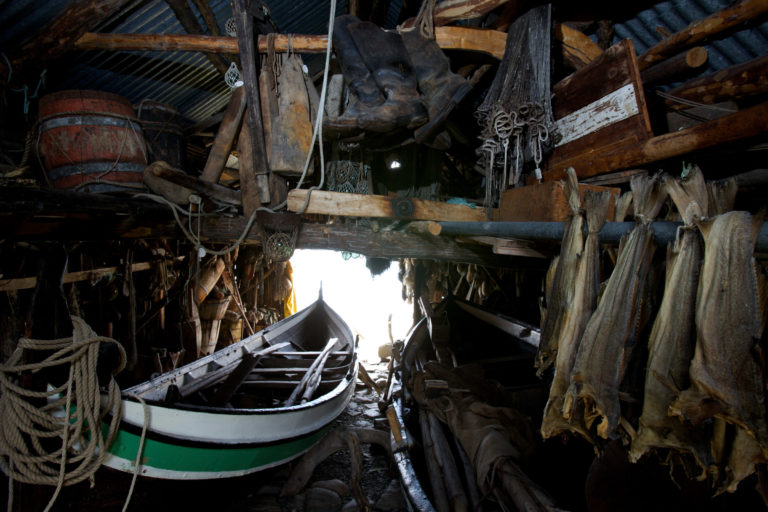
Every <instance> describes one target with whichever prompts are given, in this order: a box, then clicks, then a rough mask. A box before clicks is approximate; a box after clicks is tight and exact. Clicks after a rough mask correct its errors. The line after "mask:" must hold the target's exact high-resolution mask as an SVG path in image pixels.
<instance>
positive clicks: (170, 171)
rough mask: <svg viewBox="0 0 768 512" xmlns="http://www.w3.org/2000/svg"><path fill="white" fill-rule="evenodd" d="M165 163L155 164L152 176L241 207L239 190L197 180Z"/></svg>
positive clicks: (151, 167) (151, 168) (152, 167)
mask: <svg viewBox="0 0 768 512" xmlns="http://www.w3.org/2000/svg"><path fill="white" fill-rule="evenodd" d="M163 164H164V162H154V163H153V164H152V165H151V166H150V167H148V168H147V169H150V170H151V172H152V174H154V175H155V176H157V177H159V178H163V179H165V180H168V181H171V182H173V183H176V184H177V185H181V186H182V187H186V188H189V189H192V190H195V191H196V192H198V193H199V194H200V195H202V196H204V197H212V198H214V199H217V200H219V201H222V202H225V203H227V204H232V205H240V204H241V203H242V193H241V192H240V191H239V190H234V189H231V188H229V187H225V186H223V185H219V184H217V183H212V182H208V181H204V180H202V179H200V178H196V177H194V176H191V175H189V174H186V173H184V172H182V171H180V170H178V169H174V168H172V167H167V166H165V165H163Z"/></svg>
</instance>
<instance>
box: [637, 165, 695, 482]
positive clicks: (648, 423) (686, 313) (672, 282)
mask: <svg viewBox="0 0 768 512" xmlns="http://www.w3.org/2000/svg"><path fill="white" fill-rule="evenodd" d="M663 184H664V188H665V189H666V191H667V193H668V194H669V195H670V196H671V198H672V200H673V201H674V203H675V205H676V206H677V209H678V211H679V213H680V216H681V217H682V219H683V222H684V224H685V227H683V228H682V229H681V231H679V232H678V237H677V239H676V240H675V242H674V243H672V244H670V245H669V247H668V248H667V274H666V282H665V287H664V297H663V299H662V301H661V306H660V307H659V311H658V313H657V315H656V319H655V321H654V323H653V328H652V329H651V334H650V338H649V340H648V350H649V354H648V365H647V373H646V378H645V392H644V398H643V412H642V415H641V416H640V428H639V430H638V434H637V437H635V438H634V439H632V449H631V450H630V454H629V457H630V460H631V461H632V462H637V461H638V460H639V459H640V458H641V457H642V456H643V455H644V454H645V453H646V452H648V451H649V450H652V449H658V448H670V449H674V450H677V451H683V452H690V453H691V454H692V455H693V457H694V458H695V460H696V462H697V464H698V465H699V467H700V468H701V469H702V471H705V470H706V468H707V466H708V464H709V460H708V459H709V451H708V448H709V447H708V441H709V440H708V436H707V434H706V433H705V432H701V431H700V430H693V429H691V428H689V427H688V426H687V425H685V424H684V423H683V422H682V421H680V419H679V418H676V417H672V416H669V414H668V409H669V405H670V404H671V403H672V402H673V401H674V400H675V399H676V398H677V394H678V393H679V391H680V390H682V389H685V388H687V387H688V385H689V377H688V367H689V366H690V363H691V359H693V352H694V348H695V345H696V336H695V330H694V315H695V310H696V290H697V288H698V283H699V270H700V267H701V257H702V247H701V242H700V240H699V233H698V228H696V225H695V222H694V221H695V219H697V218H699V217H702V216H703V215H704V214H705V213H706V212H707V187H706V182H705V181H704V176H703V175H702V173H701V170H699V169H698V168H693V169H692V171H691V172H689V173H688V174H687V176H686V177H685V178H683V179H675V178H666V179H665V180H664V182H663Z"/></svg>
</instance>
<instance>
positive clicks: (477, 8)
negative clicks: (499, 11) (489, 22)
mask: <svg viewBox="0 0 768 512" xmlns="http://www.w3.org/2000/svg"><path fill="white" fill-rule="evenodd" d="M507 2H509V0H443V1H442V2H440V3H439V4H438V5H436V6H435V12H434V23H435V27H439V26H442V25H447V24H448V23H452V22H454V21H459V20H472V19H476V18H482V17H483V16H485V15H486V14H488V13H489V12H491V11H492V10H494V9H496V8H497V7H500V6H502V5H504V4H506V3H507ZM415 22H416V18H409V19H407V20H405V21H404V22H403V23H402V26H403V27H404V28H410V27H413V24H414V23H415Z"/></svg>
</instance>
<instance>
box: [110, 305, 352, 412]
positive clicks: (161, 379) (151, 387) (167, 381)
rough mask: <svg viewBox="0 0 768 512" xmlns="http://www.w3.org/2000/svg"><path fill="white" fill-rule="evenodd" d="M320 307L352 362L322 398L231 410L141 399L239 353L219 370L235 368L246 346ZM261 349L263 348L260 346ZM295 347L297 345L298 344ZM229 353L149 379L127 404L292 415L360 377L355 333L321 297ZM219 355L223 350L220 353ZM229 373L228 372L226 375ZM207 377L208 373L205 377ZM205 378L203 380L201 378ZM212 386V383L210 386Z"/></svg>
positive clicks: (129, 392) (131, 391)
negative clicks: (333, 326) (284, 405)
mask: <svg viewBox="0 0 768 512" xmlns="http://www.w3.org/2000/svg"><path fill="white" fill-rule="evenodd" d="M318 308H323V312H324V314H325V315H326V316H327V317H328V319H329V320H332V321H333V322H334V323H335V324H337V325H336V327H337V329H339V330H341V331H342V332H341V333H340V334H342V335H344V336H343V339H340V341H342V342H343V346H344V352H346V355H345V356H344V358H345V359H346V358H347V357H350V358H351V360H350V361H349V367H348V369H347V371H346V372H344V376H343V378H342V379H341V380H340V382H339V383H338V384H337V385H336V386H335V387H334V388H332V389H331V390H329V391H327V392H326V393H323V394H322V395H320V396H319V397H317V398H315V399H314V400H311V401H309V402H305V403H303V404H296V405H292V406H289V407H279V406H278V407H259V408H231V407H212V406H207V405H194V404H183V403H165V402H163V401H162V400H160V399H154V398H145V397H143V396H141V395H142V394H145V393H150V392H152V391H155V390H158V389H163V388H168V387H170V386H171V385H174V384H173V381H174V380H176V379H178V378H182V379H183V378H184V376H185V375H187V374H190V373H191V372H193V371H195V370H199V369H200V368H203V367H205V366H207V365H209V364H210V363H215V362H216V361H217V359H222V358H223V357H224V356H225V355H231V354H232V353H233V352H237V351H238V350H239V351H240V355H239V357H237V358H233V361H231V362H229V363H227V364H226V365H221V366H220V368H218V369H217V370H220V369H221V368H225V367H227V366H231V367H232V369H234V368H235V367H236V366H237V364H238V363H239V361H240V360H242V357H243V351H249V352H251V350H249V349H248V348H247V347H248V345H250V344H253V343H254V342H255V341H256V340H258V339H259V338H264V339H265V341H266V338H267V335H268V334H270V333H273V332H274V331H285V330H287V329H289V328H291V327H293V326H295V325H298V324H300V323H301V321H302V320H304V319H306V318H307V317H308V316H310V314H312V313H313V312H314V311H315V310H317V309H318ZM277 334H278V335H280V334H282V333H281V332H278V333H277ZM273 338H275V339H274V340H272V341H273V342H279V339H277V338H278V337H277V336H273ZM260 346H261V345H260ZM294 346H298V345H295V344H294ZM222 350H226V351H227V352H226V354H221V355H219V356H218V357H216V355H217V352H214V353H213V354H209V355H207V356H205V357H201V358H200V359H197V360H196V361H193V362H191V363H188V364H186V365H184V366H181V367H180V368H176V369H175V370H172V371H170V372H166V373H163V374H161V375H158V376H157V377H155V378H153V379H149V380H147V381H144V382H140V383H138V384H136V385H134V386H131V387H130V388H127V389H125V390H124V391H123V392H122V398H123V400H125V401H129V402H135V403H138V402H139V400H137V399H136V398H135V397H136V396H139V397H141V398H142V399H143V400H144V402H145V403H146V404H147V405H150V406H152V407H159V408H164V409H172V410H188V411H195V412H204V413H216V414H225V415H236V414H276V413H280V412H292V411H296V410H302V409H307V408H311V407H313V406H316V405H319V404H320V403H323V402H324V401H327V400H331V399H333V398H334V397H335V396H336V395H337V394H339V393H341V392H343V390H344V389H345V388H346V387H347V386H348V385H349V383H348V382H345V381H347V380H349V381H351V382H354V380H355V378H356V375H357V350H356V347H355V339H354V336H353V334H352V330H351V329H349V326H348V325H347V324H346V322H345V321H344V319H343V318H341V316H339V314H338V313H336V311H334V310H333V308H331V307H330V306H329V305H328V304H327V303H326V302H325V301H324V300H323V299H322V298H319V299H318V300H316V301H315V302H313V303H312V304H310V305H309V306H307V307H306V308H304V309H303V310H301V311H299V312H297V313H295V314H294V315H291V316H289V317H287V318H284V319H283V320H281V321H279V322H277V323H275V324H272V325H270V326H267V327H265V328H264V329H262V330H261V331H258V332H256V333H254V334H252V335H250V336H248V337H247V338H245V339H243V340H241V341H239V342H237V343H234V344H232V345H230V346H228V347H226V348H225V349H222ZM219 352H220V351H219ZM280 352H281V351H280V350H278V351H276V352H272V353H271V354H269V355H270V356H274V355H277V354H279V353H280ZM225 373H226V372H225ZM203 375H205V374H203ZM198 378H202V377H198ZM211 385H213V384H211Z"/></svg>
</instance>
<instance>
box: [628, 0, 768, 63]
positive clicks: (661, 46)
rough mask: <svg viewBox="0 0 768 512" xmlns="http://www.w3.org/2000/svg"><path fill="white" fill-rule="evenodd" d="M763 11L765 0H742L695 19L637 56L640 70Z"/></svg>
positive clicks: (766, 9)
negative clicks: (702, 17) (700, 18)
mask: <svg viewBox="0 0 768 512" xmlns="http://www.w3.org/2000/svg"><path fill="white" fill-rule="evenodd" d="M766 13H768V0H743V1H741V2H739V3H738V4H735V5H733V6H731V7H727V8H725V9H723V10H721V11H718V12H716V13H714V14H712V15H711V16H707V17H706V18H704V19H702V20H699V21H694V22H693V23H691V24H690V25H688V26H687V27H686V28H684V29H683V30H681V31H680V32H676V33H674V34H672V35H671V36H669V37H667V38H666V39H664V40H662V41H660V42H659V43H657V44H656V45H654V46H652V47H651V48H649V49H648V51H647V52H645V54H643V55H642V56H641V57H639V58H638V65H639V67H640V70H641V71H642V70H644V69H646V68H649V67H650V66H651V65H652V64H655V63H656V62H659V61H662V60H664V59H667V58H669V57H671V56H673V55H675V54H676V53H679V52H681V51H683V50H685V49H687V48H690V47H691V46H694V45H696V44H698V43H699V42H701V41H704V40H705V39H707V38H710V37H713V36H716V35H718V34H720V33H722V32H724V31H726V30H729V29H732V28H736V27H738V26H739V25H742V24H743V23H745V22H749V21H754V20H756V19H758V18H759V17H761V16H762V15H764V14H766Z"/></svg>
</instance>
